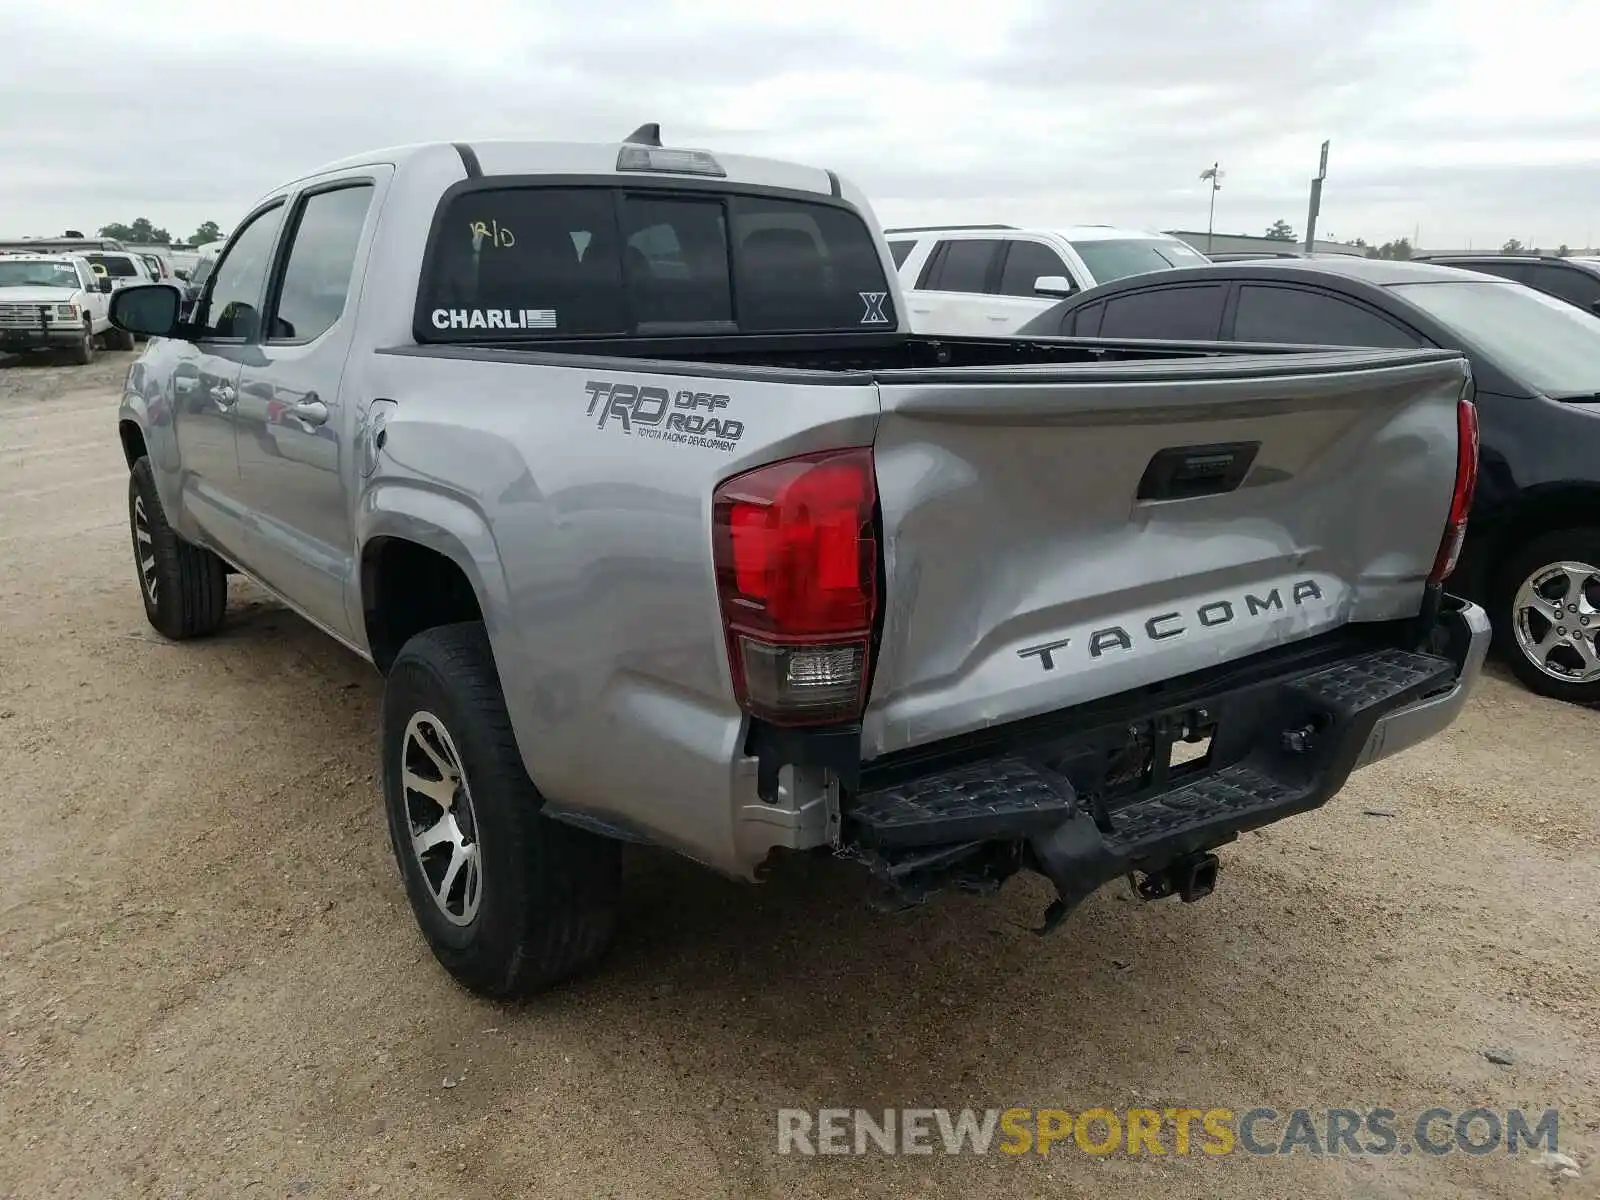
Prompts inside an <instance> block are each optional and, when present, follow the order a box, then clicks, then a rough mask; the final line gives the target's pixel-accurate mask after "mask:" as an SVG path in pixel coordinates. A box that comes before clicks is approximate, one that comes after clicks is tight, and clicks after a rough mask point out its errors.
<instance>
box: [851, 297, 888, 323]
mask: <svg viewBox="0 0 1600 1200" xmlns="http://www.w3.org/2000/svg"><path fill="white" fill-rule="evenodd" d="M856 294H857V295H858V296H860V297H861V303H862V304H863V305H865V306H866V312H864V313H863V314H862V316H861V323H862V324H863V325H887V324H888V323H889V318H888V316H887V315H886V314H885V313H884V311H883V302H884V301H885V300H887V299H888V298H889V293H888V292H857V293H856Z"/></svg>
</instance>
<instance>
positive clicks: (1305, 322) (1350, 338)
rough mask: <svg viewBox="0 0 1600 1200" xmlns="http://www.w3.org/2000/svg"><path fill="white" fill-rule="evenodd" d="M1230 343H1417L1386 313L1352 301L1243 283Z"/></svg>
mask: <svg viewBox="0 0 1600 1200" xmlns="http://www.w3.org/2000/svg"><path fill="white" fill-rule="evenodd" d="M1233 340H1234V341H1236V342H1273V343H1291V344H1295V345H1302V346H1376V347H1380V348H1383V349H1391V350H1402V349H1405V350H1409V349H1413V348H1415V347H1417V346H1420V345H1422V342H1421V340H1420V339H1418V338H1417V337H1415V336H1413V335H1412V334H1411V333H1409V332H1407V331H1406V330H1404V329H1402V328H1400V326H1398V325H1396V324H1395V323H1394V322H1393V321H1391V320H1389V319H1388V318H1387V317H1384V316H1381V315H1379V314H1378V313H1376V312H1373V311H1372V310H1370V309H1367V308H1364V307H1362V306H1361V305H1359V304H1357V303H1355V302H1354V301H1353V300H1346V299H1344V298H1343V297H1341V296H1330V295H1326V294H1324V293H1322V292H1312V291H1307V290H1305V289H1303V288H1292V287H1270V286H1267V285H1263V284H1253V283H1247V284H1245V285H1244V286H1243V287H1241V288H1240V289H1239V310H1238V313H1237V314H1236V315H1235V317H1234V323H1233Z"/></svg>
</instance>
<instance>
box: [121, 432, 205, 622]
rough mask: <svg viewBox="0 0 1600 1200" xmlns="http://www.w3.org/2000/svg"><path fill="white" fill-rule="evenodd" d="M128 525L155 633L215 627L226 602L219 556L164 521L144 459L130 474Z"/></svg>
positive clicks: (135, 566) (152, 476)
mask: <svg viewBox="0 0 1600 1200" xmlns="http://www.w3.org/2000/svg"><path fill="white" fill-rule="evenodd" d="M141 520H142V523H143V526H144V528H143V529H142V530H141V528H140V525H141ZM128 528H129V532H130V533H131V535H132V537H133V569H134V575H135V577H136V578H137V580H138V583H139V595H140V596H141V597H142V598H143V600H144V615H145V616H146V617H147V618H148V619H149V621H150V624H151V625H152V626H154V628H155V630H156V632H158V633H160V634H161V635H162V636H163V637H166V638H171V639H172V640H173V641H175V642H181V641H186V640H187V639H189V638H194V637H202V636H204V635H205V634H208V633H213V632H215V631H216V629H217V627H218V626H220V625H221V624H222V618H223V615H224V613H225V611H226V609H227V606H228V576H227V572H226V570H225V568H224V565H223V562H222V560H221V559H220V558H218V557H217V556H216V555H215V554H213V553H211V551H209V550H206V549H204V548H203V547H200V546H195V545H192V544H191V543H189V542H186V541H184V540H183V539H182V538H181V537H179V536H178V535H177V533H176V532H174V530H173V528H172V526H171V525H169V524H168V523H167V514H166V512H165V511H164V510H163V509H162V507H161V497H160V496H158V495H157V494H156V480H155V474H154V472H153V471H152V470H151V469H150V460H149V459H148V458H141V459H139V461H138V462H136V463H134V464H133V471H132V472H131V473H130V475H129V476H128ZM146 538H148V540H146ZM152 590H153V591H154V593H155V594H154V595H153V596H152V595H151V592H152Z"/></svg>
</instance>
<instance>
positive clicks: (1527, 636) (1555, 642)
mask: <svg viewBox="0 0 1600 1200" xmlns="http://www.w3.org/2000/svg"><path fill="white" fill-rule="evenodd" d="M1496 592H1497V599H1496V604H1495V612H1494V630H1495V638H1496V640H1497V641H1498V642H1499V644H1500V650H1501V653H1502V654H1503V655H1504V656H1505V657H1506V659H1507V660H1508V661H1509V662H1510V664H1511V669H1512V670H1513V671H1514V672H1516V675H1517V678H1518V679H1520V680H1521V681H1522V682H1523V683H1524V684H1526V685H1527V686H1528V687H1529V688H1530V689H1532V690H1533V691H1535V692H1538V693H1539V694H1540V695H1542V696H1550V697H1552V698H1554V699H1557V700H1568V701H1571V702H1573V703H1577V704H1593V703H1596V702H1600V529H1596V528H1578V529H1558V530H1555V531H1553V532H1551V533H1546V534H1543V535H1542V536H1540V537H1537V538H1534V539H1533V540H1532V541H1531V542H1529V543H1528V544H1527V545H1526V546H1524V547H1522V548H1521V549H1520V550H1517V551H1516V552H1514V553H1513V554H1512V555H1511V556H1510V557H1509V558H1507V559H1506V561H1505V564H1504V565H1503V567H1502V568H1501V570H1500V574H1499V579H1498V584H1497V588H1496Z"/></svg>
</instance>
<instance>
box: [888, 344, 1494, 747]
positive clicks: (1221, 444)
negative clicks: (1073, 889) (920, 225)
mask: <svg viewBox="0 0 1600 1200" xmlns="http://www.w3.org/2000/svg"><path fill="white" fill-rule="evenodd" d="M1468 379H1469V374H1468V368H1467V364H1466V362H1465V360H1464V359H1462V358H1461V357H1459V356H1458V355H1455V354H1453V353H1449V352H1444V351H1376V350H1373V351H1367V350H1360V351H1336V352H1323V353H1308V354H1296V355H1294V356H1292V357H1287V356H1276V355H1274V356H1238V357H1234V356H1226V357H1219V358H1205V359H1180V360H1169V361H1162V362H1157V363H1137V362H1128V363H1101V364H1093V365H1088V366H1081V367H1038V368H1033V367H1027V368H1013V369H989V368H978V369H964V368H955V369H943V370H929V371H916V372H912V371H901V372H882V373H880V374H879V376H878V380H879V394H880V397H881V403H882V418H881V421H880V424H879V428H878V433H877V438H876V441H875V457H876V463H877V472H878V486H879V492H880V502H881V506H882V513H883V526H884V550H883V553H884V564H885V572H886V578H885V587H884V600H883V603H884V616H883V635H882V645H881V648H880V651H879V653H878V656H877V665H876V668H875V672H874V677H873V682H872V688H871V697H870V702H869V705H868V709H867V713H866V717H865V721H864V728H863V751H864V753H865V755H866V756H867V757H868V758H872V757H876V756H877V755H880V754H884V753H888V752H891V751H895V750H899V749H903V748H905V747H908V746H915V745H918V744H921V743H924V742H928V741H932V740H935V739H938V738H943V737H949V736H952V735H955V734H959V733H964V732H968V731H971V730H974V729H980V728H982V727H984V726H986V725H990V724H994V723H997V722H1002V721H1009V720H1014V719H1017V718H1021V717H1025V716H1031V715H1034V714H1038V713H1042V712H1048V711H1051V710H1055V709H1060V708H1064V707H1069V706H1072V705H1075V704H1080V703H1083V702H1085V701H1088V700H1092V699H1096V698H1099V697H1102V696H1107V695H1111V694H1114V693H1117V692H1121V691H1124V690H1126V689H1129V688H1134V687H1138V686H1141V685H1144V684H1148V683H1152V682H1155V681H1158V680H1163V679H1169V678H1172V677H1174V676H1177V675H1181V674H1184V673H1185V672H1189V671H1193V670H1197V669H1200V668H1203V667H1208V666H1213V665H1215V664H1218V663H1223V662H1227V661H1230V660H1233V659H1237V658H1240V657H1243V656H1245V655H1248V654H1252V653H1254V652H1256V651H1260V650H1263V649H1266V648H1268V647H1272V646H1275V645H1280V644H1283V643H1285V642H1289V641H1292V640H1295V639H1298V638H1303V637H1308V636H1311V635H1314V634H1317V633H1322V632H1325V631H1327V630H1329V629H1332V628H1334V627H1336V626H1338V625H1340V624H1343V623H1345V622H1348V621H1378V620H1388V619H1392V618H1396V617H1404V616H1410V615H1413V614H1415V613H1416V612H1417V611H1418V609H1419V607H1420V603H1421V597H1422V591H1423V586H1424V582H1425V580H1426V577H1427V574H1428V571H1429V569H1430V567H1431V566H1432V564H1433V560H1434V555H1435V553H1436V551H1437V549H1438V546H1439V539H1440V533H1441V531H1442V529H1443V527H1444V524H1445V519H1446V515H1447V511H1448V508H1449V505H1450V499H1451V491H1452V486H1453V483H1454V479H1455V468H1456V448H1455V443H1456V403H1457V400H1458V398H1459V397H1460V395H1461V394H1462V391H1463V388H1464V386H1466V385H1467V381H1468Z"/></svg>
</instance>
